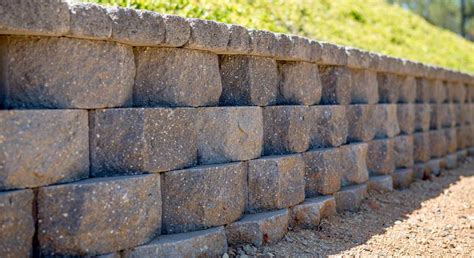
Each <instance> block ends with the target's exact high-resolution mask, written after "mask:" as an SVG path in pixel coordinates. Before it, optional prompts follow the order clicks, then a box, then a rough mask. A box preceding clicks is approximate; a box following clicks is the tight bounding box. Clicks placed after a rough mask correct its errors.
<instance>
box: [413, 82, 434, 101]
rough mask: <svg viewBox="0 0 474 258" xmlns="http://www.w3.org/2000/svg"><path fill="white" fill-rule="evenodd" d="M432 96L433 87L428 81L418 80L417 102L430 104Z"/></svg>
mask: <svg viewBox="0 0 474 258" xmlns="http://www.w3.org/2000/svg"><path fill="white" fill-rule="evenodd" d="M430 95H431V86H430V83H429V81H428V80H427V79H425V78H416V102H417V103H429V101H430V97H431V96H430Z"/></svg>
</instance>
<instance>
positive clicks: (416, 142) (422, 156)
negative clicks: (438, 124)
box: [413, 132, 431, 162]
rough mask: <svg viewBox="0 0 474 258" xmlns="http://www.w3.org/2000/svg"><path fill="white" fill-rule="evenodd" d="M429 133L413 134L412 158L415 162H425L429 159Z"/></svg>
mask: <svg viewBox="0 0 474 258" xmlns="http://www.w3.org/2000/svg"><path fill="white" fill-rule="evenodd" d="M430 155H431V150H430V133H429V132H425V133H415V134H413V159H414V161H415V162H427V161H428V160H430Z"/></svg>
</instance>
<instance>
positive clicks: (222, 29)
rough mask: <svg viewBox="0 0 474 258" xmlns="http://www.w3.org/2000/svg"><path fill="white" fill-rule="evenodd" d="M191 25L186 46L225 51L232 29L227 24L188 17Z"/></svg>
mask: <svg viewBox="0 0 474 258" xmlns="http://www.w3.org/2000/svg"><path fill="white" fill-rule="evenodd" d="M187 21H188V23H189V26H190V27H191V35H190V37H189V40H188V42H187V43H186V44H185V45H184V47H187V48H192V49H199V50H209V51H225V50H226V49H227V44H228V43H229V37H230V31H229V28H228V27H227V24H224V23H220V22H216V21H210V20H201V19H195V18H191V19H187Z"/></svg>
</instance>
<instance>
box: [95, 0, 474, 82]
mask: <svg viewBox="0 0 474 258" xmlns="http://www.w3.org/2000/svg"><path fill="white" fill-rule="evenodd" d="M86 1H87V2H96V3H101V4H106V5H120V6H126V5H127V4H126V2H127V1H126V0H86ZM130 2H131V5H130V6H131V7H134V8H140V9H148V10H153V11H156V12H159V13H170V14H178V15H182V16H186V17H197V18H203V19H211V20H217V21H221V22H226V23H236V24H240V25H243V26H246V27H249V28H256V29H265V30H270V31H274V32H282V33H290V34H296V35H302V36H306V37H309V38H313V39H318V40H324V41H329V42H333V43H337V44H342V45H348V46H355V47H359V48H362V49H366V50H370V51H374V52H379V53H384V54H387V55H392V56H396V57H402V58H407V59H412V60H416V61H421V62H424V63H429V64H434V65H439V66H444V67H449V68H454V69H458V70H462V71H467V72H471V73H473V72H474V44H473V43H471V42H468V41H466V40H464V39H462V38H461V37H459V36H457V35H456V34H454V33H451V32H449V31H447V30H443V29H440V28H438V27H435V26H432V25H431V24H429V23H428V22H426V21H425V20H423V19H422V18H421V17H419V16H417V15H415V14H413V13H411V12H408V11H405V10H403V9H401V8H399V7H397V6H392V5H389V4H387V3H385V2H384V1H383V0H364V1H360V0H272V1H270V0H230V1H229V0H173V1H166V0H130Z"/></svg>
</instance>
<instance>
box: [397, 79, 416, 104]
mask: <svg viewBox="0 0 474 258" xmlns="http://www.w3.org/2000/svg"><path fill="white" fill-rule="evenodd" d="M415 101H416V79H415V77H413V76H404V77H403V79H402V83H401V85H400V91H399V94H398V102H400V103H414V102H415Z"/></svg>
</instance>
